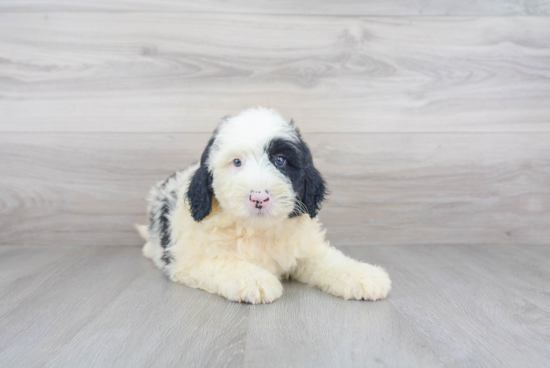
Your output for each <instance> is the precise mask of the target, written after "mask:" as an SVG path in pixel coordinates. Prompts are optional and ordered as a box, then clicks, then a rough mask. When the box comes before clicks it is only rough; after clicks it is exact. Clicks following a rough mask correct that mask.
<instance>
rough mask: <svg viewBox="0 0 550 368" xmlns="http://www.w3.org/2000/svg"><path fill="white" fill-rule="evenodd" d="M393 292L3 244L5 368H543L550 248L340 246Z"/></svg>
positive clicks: (0, 318) (548, 334) (98, 250)
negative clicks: (199, 273) (247, 286)
mask: <svg viewBox="0 0 550 368" xmlns="http://www.w3.org/2000/svg"><path fill="white" fill-rule="evenodd" d="M341 249H342V250H343V251H344V252H346V253H347V254H349V255H351V256H353V257H356V258H358V259H361V260H365V261H367V260H368V261H370V262H373V263H376V264H381V265H384V266H385V267H386V268H387V270H388V271H389V273H390V275H391V277H392V279H393V285H394V288H393V290H392V292H391V294H390V295H389V297H388V298H387V299H386V300H384V301H378V302H358V301H344V300H341V299H338V298H335V297H332V296H330V295H327V294H324V293H322V292H321V291H318V290H316V289H312V288H308V287H306V286H305V285H303V284H299V283H296V282H288V283H285V284H284V287H285V292H284V294H283V296H282V297H281V298H280V299H278V300H277V301H275V302H274V303H273V304H270V305H247V304H238V303H232V302H227V301H226V300H224V299H222V298H221V297H218V296H215V295H210V294H208V293H206V292H203V291H201V290H196V289H191V288H188V287H186V286H183V285H179V284H175V283H172V282H170V281H169V280H168V279H167V278H166V277H164V276H163V274H162V273H161V272H160V271H159V270H157V269H156V268H154V266H153V265H152V264H151V263H150V261H148V260H146V259H145V258H143V257H142V256H141V254H140V250H139V249H137V248H135V247H54V248H50V247H20V246H4V247H0V367H145V366H147V367H197V366H204V367H221V366H229V367H240V366H249V367H259V366H262V367H327V366H333V367H334V366H340V367H364V366H391V367H397V366H399V367H401V366H403V367H405V366H406V367H426V366H480V367H488V366H493V367H497V366H498V367H504V366H506V367H542V366H548V364H549V362H550V344H549V343H548V342H549V341H550V293H549V285H550V270H549V268H548V264H550V247H543V246H524V247H517V246H387V245H386V246H363V247H341Z"/></svg>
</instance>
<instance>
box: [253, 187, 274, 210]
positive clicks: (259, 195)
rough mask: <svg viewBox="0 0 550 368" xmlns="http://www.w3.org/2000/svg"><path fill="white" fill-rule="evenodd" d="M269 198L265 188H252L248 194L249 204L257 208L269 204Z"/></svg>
mask: <svg viewBox="0 0 550 368" xmlns="http://www.w3.org/2000/svg"><path fill="white" fill-rule="evenodd" d="M269 199H270V198H269V191H267V190H262V191H257V190H252V191H250V196H249V197H248V200H249V201H250V204H251V205H253V206H254V208H257V209H259V210H261V209H262V208H266V207H268V206H269Z"/></svg>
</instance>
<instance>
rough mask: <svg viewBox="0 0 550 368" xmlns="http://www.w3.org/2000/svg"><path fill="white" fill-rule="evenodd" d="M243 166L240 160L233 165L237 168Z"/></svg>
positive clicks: (236, 160) (235, 160) (234, 161)
mask: <svg viewBox="0 0 550 368" xmlns="http://www.w3.org/2000/svg"><path fill="white" fill-rule="evenodd" d="M242 164H243V163H242V162H241V160H239V159H238V158H236V159H234V160H233V165H235V167H240V166H241V165H242Z"/></svg>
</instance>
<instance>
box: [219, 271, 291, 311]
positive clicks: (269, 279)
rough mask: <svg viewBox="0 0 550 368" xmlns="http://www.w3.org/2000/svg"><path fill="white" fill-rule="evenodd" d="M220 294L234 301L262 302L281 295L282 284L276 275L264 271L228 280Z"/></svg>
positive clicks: (270, 300) (267, 301)
mask: <svg viewBox="0 0 550 368" xmlns="http://www.w3.org/2000/svg"><path fill="white" fill-rule="evenodd" d="M220 294H221V295H223V296H225V297H226V298H227V299H229V300H232V301H236V302H244V303H251V304H258V303H262V304H264V303H271V302H272V301H274V300H275V299H277V298H279V297H280V296H281V295H283V285H282V284H281V282H280V281H279V280H278V279H277V277H275V276H274V275H272V274H270V273H269V272H267V271H266V272H261V273H256V274H253V275H250V276H245V277H243V278H241V279H239V280H231V281H228V282H226V283H225V284H224V285H223V287H222V290H220Z"/></svg>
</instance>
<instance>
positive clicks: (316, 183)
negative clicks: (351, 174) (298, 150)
mask: <svg viewBox="0 0 550 368" xmlns="http://www.w3.org/2000/svg"><path fill="white" fill-rule="evenodd" d="M304 186H305V191H304V198H303V199H302V202H303V203H304V204H305V205H306V208H307V212H308V213H309V216H310V217H311V218H314V217H315V216H317V212H319V210H320V209H321V204H322V202H323V201H324V200H325V195H326V194H327V189H326V185H325V180H324V179H323V177H322V176H321V174H320V173H319V171H318V170H317V169H316V168H315V167H313V164H312V165H311V166H310V167H309V168H307V169H306V175H305V184H304Z"/></svg>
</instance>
